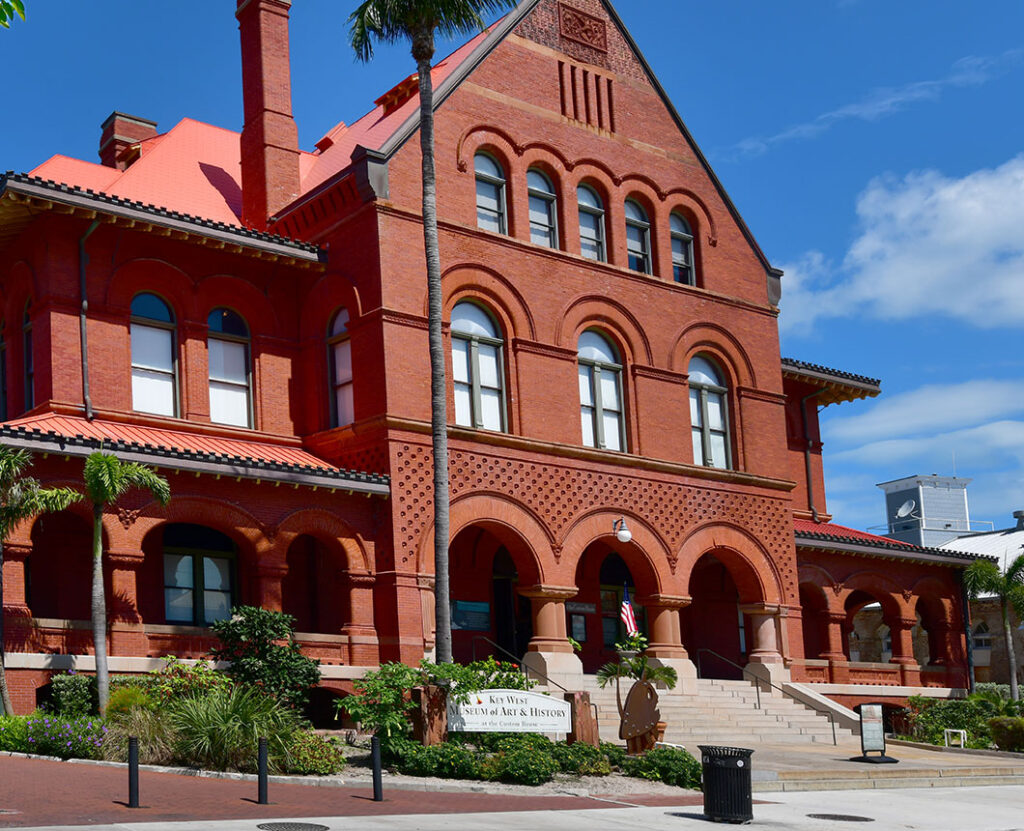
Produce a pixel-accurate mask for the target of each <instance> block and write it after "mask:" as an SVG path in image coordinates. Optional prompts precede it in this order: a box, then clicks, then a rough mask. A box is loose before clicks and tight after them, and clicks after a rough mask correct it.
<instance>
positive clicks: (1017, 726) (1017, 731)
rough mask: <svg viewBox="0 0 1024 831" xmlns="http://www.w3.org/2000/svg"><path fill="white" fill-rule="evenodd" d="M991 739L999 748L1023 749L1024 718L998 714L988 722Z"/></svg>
mask: <svg viewBox="0 0 1024 831" xmlns="http://www.w3.org/2000/svg"><path fill="white" fill-rule="evenodd" d="M988 726H989V731H990V732H991V734H992V739H993V741H995V743H996V747H998V748H999V749H1000V750H1010V751H1013V752H1016V753H1019V752H1021V751H1024V718H1014V717H1012V716H999V717H997V718H994V719H991V720H990V721H989V723H988Z"/></svg>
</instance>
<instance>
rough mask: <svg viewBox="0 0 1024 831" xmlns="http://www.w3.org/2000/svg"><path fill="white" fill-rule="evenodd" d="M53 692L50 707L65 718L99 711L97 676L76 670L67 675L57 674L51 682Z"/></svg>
mask: <svg viewBox="0 0 1024 831" xmlns="http://www.w3.org/2000/svg"><path fill="white" fill-rule="evenodd" d="M50 685H51V689H52V690H53V692H52V693H51V695H50V705H49V708H48V709H50V710H51V711H52V712H54V713H58V714H59V715H62V716H64V717H65V718H77V717H78V716H90V715H95V714H96V713H98V712H99V697H98V695H97V692H96V678H95V677H93V676H92V675H79V674H78V673H76V672H75V671H74V670H72V671H71V672H68V673H66V674H65V675H56V676H54V678H53V680H52V681H51V682H50Z"/></svg>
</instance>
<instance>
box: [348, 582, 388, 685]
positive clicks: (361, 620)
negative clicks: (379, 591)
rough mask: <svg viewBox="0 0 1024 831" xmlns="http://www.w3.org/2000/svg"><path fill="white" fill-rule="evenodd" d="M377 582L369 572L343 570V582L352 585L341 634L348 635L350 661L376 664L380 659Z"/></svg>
mask: <svg viewBox="0 0 1024 831" xmlns="http://www.w3.org/2000/svg"><path fill="white" fill-rule="evenodd" d="M376 581H377V578H376V577H375V576H374V575H372V574H369V573H368V572H352V571H342V572H341V582H342V585H347V586H348V619H347V620H346V621H344V622H343V623H342V626H341V634H343V635H346V636H347V637H348V655H347V659H346V663H348V664H352V665H355V666H372V665H374V664H377V663H379V662H380V653H379V650H378V641H377V629H376V627H375V626H374V625H373V586H374V583H376Z"/></svg>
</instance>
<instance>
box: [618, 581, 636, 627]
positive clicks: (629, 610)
mask: <svg viewBox="0 0 1024 831" xmlns="http://www.w3.org/2000/svg"><path fill="white" fill-rule="evenodd" d="M619 617H620V618H621V619H622V622H623V623H624V624H625V626H626V636H627V637H629V636H630V635H635V634H636V633H637V632H639V631H640V629H639V628H638V627H637V625H636V615H634V614H633V604H632V603H630V602H629V586H627V585H626V584H625V583H623V584H622V609H621V610H620V611H619Z"/></svg>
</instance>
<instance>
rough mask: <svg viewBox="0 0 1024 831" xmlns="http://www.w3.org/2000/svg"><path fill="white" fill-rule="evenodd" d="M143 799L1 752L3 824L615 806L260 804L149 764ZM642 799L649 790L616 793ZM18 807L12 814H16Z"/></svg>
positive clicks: (284, 789) (473, 799) (320, 795)
mask: <svg viewBox="0 0 1024 831" xmlns="http://www.w3.org/2000/svg"><path fill="white" fill-rule="evenodd" d="M139 792H140V798H139V801H140V803H141V804H142V806H143V807H141V808H138V809H135V810H133V809H129V808H128V807H127V802H128V774H127V770H126V769H125V768H123V767H101V766H93V765H83V764H73V763H68V762H51V761H43V760H39V759H20V758H12V757H3V758H0V828H12V827H18V826H43V825H93V824H110V823H125V822H178V821H189V820H217V819H225V820H226V819H270V818H280V817H326V816H374V815H377V816H381V815H387V814H464V813H475V812H508V811H543V810H548V811H551V810H554V811H559V810H579V809H585V808H609V807H614V806H613V805H611V804H609V802H606V801H602V800H600V799H589V798H585V797H576V796H550V795H538V796H518V795H505V794H477V793H444V792H424V791H409V790H398V789H391V790H388V789H387V788H386V783H385V792H384V797H385V798H384V802H374V801H373V791H372V790H371V789H367V788H363V787H358V786H357V787H351V788H349V787H338V788H334V787H329V788H324V787H311V786H306V785H280V784H277V783H274V782H271V783H270V787H269V797H270V802H271V804H270V805H257V804H256V783H255V782H238V781H233V780H229V779H206V778H201V777H193V776H180V775H176V774H171V773H152V772H148V771H142V772H141V773H140V775H139ZM615 799H619V800H621V802H624V803H633V804H641V803H642V802H643V800H644V797H640V796H635V797H634V796H632V795H631V796H625V797H615ZM673 804H677V805H699V804H702V803H701V796H700V795H699V794H698V795H696V796H695V795H694V794H692V793H690V792H686V791H680V795H679V799H678V801H674V803H673ZM9 812H10V813H9Z"/></svg>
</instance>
